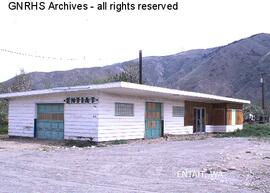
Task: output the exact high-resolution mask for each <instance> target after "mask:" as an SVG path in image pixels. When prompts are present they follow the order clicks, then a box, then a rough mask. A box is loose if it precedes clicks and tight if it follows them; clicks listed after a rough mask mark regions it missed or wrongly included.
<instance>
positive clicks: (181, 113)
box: [172, 105, 185, 117]
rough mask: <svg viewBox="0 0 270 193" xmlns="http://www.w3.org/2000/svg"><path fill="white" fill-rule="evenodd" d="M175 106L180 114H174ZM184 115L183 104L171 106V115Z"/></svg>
mask: <svg viewBox="0 0 270 193" xmlns="http://www.w3.org/2000/svg"><path fill="white" fill-rule="evenodd" d="M175 108H180V114H176V113H175ZM184 116H185V107H183V106H179V105H178V106H176V105H173V106H172V117H184Z"/></svg>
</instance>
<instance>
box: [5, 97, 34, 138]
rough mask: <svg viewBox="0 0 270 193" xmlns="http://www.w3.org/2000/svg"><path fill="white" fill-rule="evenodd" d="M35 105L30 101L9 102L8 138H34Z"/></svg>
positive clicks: (16, 100)
mask: <svg viewBox="0 0 270 193" xmlns="http://www.w3.org/2000/svg"><path fill="white" fill-rule="evenodd" d="M34 119H35V104H34V103H32V102H31V100H25V99H12V100H10V101H9V113H8V127H9V129H8V134H9V136H22V137H34Z"/></svg>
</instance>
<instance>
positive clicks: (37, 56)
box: [0, 49, 79, 61]
mask: <svg viewBox="0 0 270 193" xmlns="http://www.w3.org/2000/svg"><path fill="white" fill-rule="evenodd" d="M0 52H6V53H9V54H16V55H19V56H26V57H33V58H40V59H43V60H69V61H75V60H79V59H77V58H63V57H52V56H42V55H34V54H29V53H25V52H17V51H13V50H7V49H0Z"/></svg>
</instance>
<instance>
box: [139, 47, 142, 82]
mask: <svg viewBox="0 0 270 193" xmlns="http://www.w3.org/2000/svg"><path fill="white" fill-rule="evenodd" d="M139 84H142V50H140V51H139Z"/></svg>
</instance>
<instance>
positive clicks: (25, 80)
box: [8, 69, 32, 92]
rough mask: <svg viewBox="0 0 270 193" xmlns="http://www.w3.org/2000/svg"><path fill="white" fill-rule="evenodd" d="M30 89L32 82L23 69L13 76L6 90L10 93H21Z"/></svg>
mask: <svg viewBox="0 0 270 193" xmlns="http://www.w3.org/2000/svg"><path fill="white" fill-rule="evenodd" d="M31 88H32V81H31V79H30V77H29V76H28V75H27V74H26V73H25V71H24V69H20V74H19V75H16V76H15V78H14V80H13V82H12V84H11V85H10V86H9V89H8V90H9V91H10V92H23V91H28V90H31Z"/></svg>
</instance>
